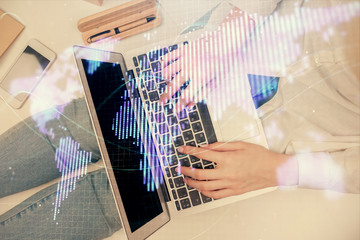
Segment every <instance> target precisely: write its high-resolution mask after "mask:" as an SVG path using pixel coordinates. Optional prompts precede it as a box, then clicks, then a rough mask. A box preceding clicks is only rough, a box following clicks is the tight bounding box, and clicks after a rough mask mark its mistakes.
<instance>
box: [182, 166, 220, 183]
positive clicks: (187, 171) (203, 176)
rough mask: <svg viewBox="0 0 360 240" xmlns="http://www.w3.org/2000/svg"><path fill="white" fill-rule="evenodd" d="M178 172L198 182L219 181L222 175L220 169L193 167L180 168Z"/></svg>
mask: <svg viewBox="0 0 360 240" xmlns="http://www.w3.org/2000/svg"><path fill="white" fill-rule="evenodd" d="M177 171H178V172H179V173H181V174H184V175H185V176H188V177H191V178H194V179H197V180H217V179H220V178H221V173H220V172H219V170H218V169H197V168H191V167H178V168H177Z"/></svg>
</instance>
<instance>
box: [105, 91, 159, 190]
mask: <svg viewBox="0 0 360 240" xmlns="http://www.w3.org/2000/svg"><path fill="white" fill-rule="evenodd" d="M133 87H134V86H133ZM128 97H129V96H128V92H127V91H124V93H123V94H122V97H121V98H122V99H128ZM135 116H138V118H139V120H140V121H139V124H140V127H138V123H137V121H136V117H135ZM146 121H147V120H146V116H145V112H144V109H143V107H142V102H141V98H139V97H138V98H134V99H133V104H131V101H130V100H125V101H124V103H123V105H122V106H120V107H119V110H118V111H117V112H116V113H115V117H114V118H113V119H112V130H113V131H114V134H115V136H117V137H118V139H128V138H129V137H131V138H134V139H135V141H134V142H133V144H134V145H136V146H138V147H140V148H139V149H140V154H141V155H143V158H141V159H139V169H138V170H140V171H142V173H143V184H144V185H146V186H147V191H155V190H156V189H157V188H158V187H159V184H162V182H163V178H162V173H161V170H160V167H159V163H158V159H157V153H156V148H155V145H154V144H153V141H152V136H151V130H150V129H149V126H148V124H147V122H146ZM141 133H143V135H142V136H141ZM144 146H145V147H146V149H145V147H144ZM149 162H150V163H151V164H150V163H149ZM152 167H154V168H155V169H154V174H155V176H153V175H152V173H151V168H152ZM152 179H154V181H152Z"/></svg>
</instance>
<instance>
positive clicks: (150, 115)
mask: <svg viewBox="0 0 360 240" xmlns="http://www.w3.org/2000/svg"><path fill="white" fill-rule="evenodd" d="M149 119H150V122H154V121H155V118H154V114H153V113H152V112H149Z"/></svg>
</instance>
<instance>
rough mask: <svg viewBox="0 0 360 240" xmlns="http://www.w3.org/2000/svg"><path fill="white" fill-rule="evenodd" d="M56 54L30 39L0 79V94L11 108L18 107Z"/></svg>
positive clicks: (37, 82)
mask: <svg viewBox="0 0 360 240" xmlns="http://www.w3.org/2000/svg"><path fill="white" fill-rule="evenodd" d="M55 58H56V54H55V53H54V52H53V51H51V50H50V49H49V48H48V47H46V46H45V45H44V44H42V43H40V42H39V41H38V40H36V39H31V40H30V41H29V42H28V43H27V45H26V46H25V48H24V49H23V51H22V53H21V54H20V55H19V56H18V58H17V59H16V61H15V63H14V64H13V65H12V66H11V68H10V69H9V71H8V72H7V73H6V74H5V76H4V77H3V78H2V79H1V81H0V95H1V96H2V98H3V99H4V100H5V101H6V102H7V103H8V104H9V105H10V106H12V107H13V108H20V107H21V106H22V105H23V104H24V103H25V101H26V100H27V99H28V97H29V95H30V94H31V93H32V91H33V90H34V89H35V87H36V86H37V85H38V84H39V82H40V80H41V78H42V77H43V76H44V74H45V73H46V71H47V70H48V69H49V67H50V66H51V64H52V63H53V62H54V60H55Z"/></svg>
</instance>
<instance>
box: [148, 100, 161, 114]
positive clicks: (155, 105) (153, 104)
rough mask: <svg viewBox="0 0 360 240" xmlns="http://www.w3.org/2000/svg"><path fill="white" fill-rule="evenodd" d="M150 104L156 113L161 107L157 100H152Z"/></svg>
mask: <svg viewBox="0 0 360 240" xmlns="http://www.w3.org/2000/svg"><path fill="white" fill-rule="evenodd" d="M151 106H152V109H153V111H154V113H157V112H159V111H161V110H162V107H161V105H159V103H158V102H153V103H152V104H151Z"/></svg>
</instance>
